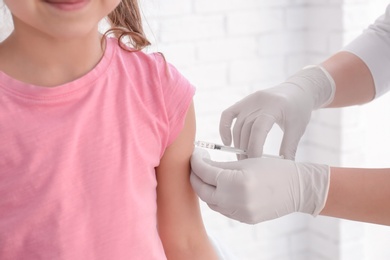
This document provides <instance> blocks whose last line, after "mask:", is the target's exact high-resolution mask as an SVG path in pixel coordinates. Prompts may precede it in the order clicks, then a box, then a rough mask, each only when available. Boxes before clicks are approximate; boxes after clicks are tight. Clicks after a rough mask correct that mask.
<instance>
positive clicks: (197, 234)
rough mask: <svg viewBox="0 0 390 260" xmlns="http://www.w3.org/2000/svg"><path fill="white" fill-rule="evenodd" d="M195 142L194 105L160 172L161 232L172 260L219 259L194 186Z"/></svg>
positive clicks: (158, 176) (161, 163) (168, 255)
mask: <svg viewBox="0 0 390 260" xmlns="http://www.w3.org/2000/svg"><path fill="white" fill-rule="evenodd" d="M194 138H195V112H194V106H193V104H191V105H190V107H189V109H188V112H187V116H186V120H185V125H184V127H183V129H182V131H181V133H180V134H179V136H178V137H177V138H176V140H175V141H174V142H173V143H172V144H171V145H170V146H169V147H168V148H167V149H166V151H165V152H164V155H163V157H162V159H161V162H160V165H159V166H158V167H157V169H156V175H157V183H158V184H157V217H158V229H159V234H160V237H161V240H162V243H163V246H164V250H165V253H166V255H167V257H168V259H217V256H216V254H215V252H214V250H213V247H212V246H211V243H210V242H209V240H208V236H207V233H206V231H205V228H204V225H203V221H202V217H201V212H200V208H199V200H198V197H197V196H196V194H195V193H194V192H193V190H192V187H191V184H190V170H191V169H190V158H191V154H192V151H193V148H194Z"/></svg>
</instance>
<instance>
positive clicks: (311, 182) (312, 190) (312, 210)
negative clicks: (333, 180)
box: [296, 163, 330, 217]
mask: <svg viewBox="0 0 390 260" xmlns="http://www.w3.org/2000/svg"><path fill="white" fill-rule="evenodd" d="M296 166H297V172H298V177H299V186H300V200H299V201H300V203H299V208H298V211H299V212H303V213H308V214H311V215H313V216H314V217H315V216H317V215H318V214H319V213H320V212H321V211H322V210H323V208H324V207H325V203H326V200H327V198H328V192H329V183H330V167H329V166H328V165H322V164H312V163H297V164H296Z"/></svg>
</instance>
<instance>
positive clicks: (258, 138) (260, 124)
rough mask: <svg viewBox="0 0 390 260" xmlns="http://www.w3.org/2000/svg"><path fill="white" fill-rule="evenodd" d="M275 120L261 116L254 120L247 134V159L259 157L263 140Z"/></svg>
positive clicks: (261, 152)
mask: <svg viewBox="0 0 390 260" xmlns="http://www.w3.org/2000/svg"><path fill="white" fill-rule="evenodd" d="M275 122H276V119H275V118H274V117H273V116H270V115H267V114H262V115H260V116H258V117H257V118H256V120H255V121H254V122H253V124H252V128H251V129H250V132H249V134H248V136H249V138H248V149H247V156H248V157H249V158H254V157H261V156H262V155H263V147H264V143H265V140H266V138H267V136H268V133H269V131H271V129H272V127H273V125H274V124H275Z"/></svg>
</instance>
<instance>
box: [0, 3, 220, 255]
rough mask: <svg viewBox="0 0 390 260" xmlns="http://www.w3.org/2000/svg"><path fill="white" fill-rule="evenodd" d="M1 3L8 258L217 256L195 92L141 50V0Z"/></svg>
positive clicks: (3, 227) (0, 217)
mask: <svg viewBox="0 0 390 260" xmlns="http://www.w3.org/2000/svg"><path fill="white" fill-rule="evenodd" d="M4 3H5V5H6V6H7V7H8V8H9V10H10V11H11V13H12V19H13V23H14V30H13V31H12V33H11V34H10V35H9V37H8V38H6V39H5V40H4V41H3V42H1V43H0V57H1V58H0V259H2V260H10V259H12V260H17V259H23V260H25V259H29V260H33V259H50V260H53V259H69V260H78V259H80V260H88V259H91V260H92V259H93V260H98V259H104V260H107V259H113V260H121V259H126V260H128V259H141V260H147V259H166V258H168V259H202V260H203V259H207V260H208V259H216V255H215V252H214V250H213V248H212V246H211V244H210V242H209V240H208V238H207V234H206V232H205V229H204V226H203V223H202V220H201V215H200V210H199V206H198V199H197V197H196V196H195V194H194V193H193V191H192V189H191V186H190V183H189V172H190V167H189V159H190V156H191V153H192V151H193V141H194V135H195V115H194V108H193V105H192V96H193V94H194V88H193V87H192V86H191V85H190V84H189V82H188V81H187V80H186V79H184V78H183V76H181V75H180V74H179V72H178V71H177V70H176V69H175V68H174V67H173V66H171V65H169V64H167V63H166V62H165V60H164V58H163V57H162V56H161V55H159V54H151V55H147V54H145V53H143V52H142V51H140V50H141V49H142V48H144V47H145V46H147V45H149V42H148V41H147V39H146V38H145V36H144V33H143V31H142V25H141V19H140V15H139V9H138V5H137V2H136V0H123V1H120V0H27V1H26V0H4ZM107 15H108V20H109V22H110V23H111V26H112V29H111V30H110V31H109V32H107V34H106V35H104V36H102V35H101V34H99V33H98V22H99V21H100V20H101V19H102V18H104V17H106V16H107ZM109 33H113V36H114V37H108V36H107V35H108V34H109ZM126 39H127V40H129V42H130V46H131V47H130V46H126V45H125V44H124V41H125V40H126Z"/></svg>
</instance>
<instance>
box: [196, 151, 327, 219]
mask: <svg viewBox="0 0 390 260" xmlns="http://www.w3.org/2000/svg"><path fill="white" fill-rule="evenodd" d="M191 167H192V172H191V184H192V186H193V188H194V190H195V192H196V193H197V194H198V196H199V197H200V198H201V199H202V200H203V201H205V202H206V203H207V204H208V206H209V207H210V208H211V209H213V210H215V211H217V212H219V213H221V214H223V215H225V216H226V217H229V218H232V219H235V220H238V221H240V222H244V223H248V224H255V223H259V222H262V221H267V220H271V219H275V218H278V217H281V216H284V215H287V214H290V213H293V212H302V213H308V214H311V215H313V216H316V215H318V214H319V213H320V212H321V211H322V209H323V208H324V206H325V202H326V199H327V194H328V190H329V177H330V171H329V166H326V165H319V164H311V163H297V162H294V161H291V160H284V159H271V158H251V159H245V160H240V161H234V162H215V161H211V160H210V159H209V154H208V152H207V151H205V150H204V149H200V148H196V149H195V150H194V153H193V155H192V158H191Z"/></svg>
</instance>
